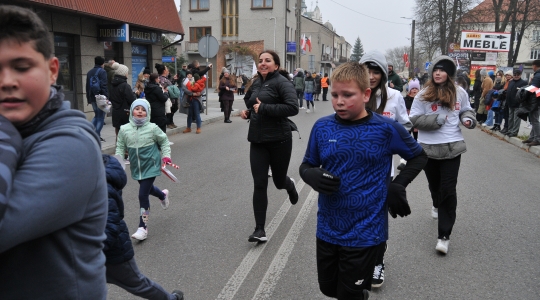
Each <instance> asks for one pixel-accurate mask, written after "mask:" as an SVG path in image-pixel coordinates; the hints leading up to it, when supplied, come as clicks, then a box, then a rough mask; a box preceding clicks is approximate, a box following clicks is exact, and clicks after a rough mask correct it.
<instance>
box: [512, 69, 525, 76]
mask: <svg viewBox="0 0 540 300" xmlns="http://www.w3.org/2000/svg"><path fill="white" fill-rule="evenodd" d="M512 72H513V73H512V74H515V75H521V73H523V72H522V71H521V70H520V69H514V70H512Z"/></svg>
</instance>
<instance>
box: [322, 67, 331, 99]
mask: <svg viewBox="0 0 540 300" xmlns="http://www.w3.org/2000/svg"><path fill="white" fill-rule="evenodd" d="M330 85H331V84H330V79H329V78H328V73H324V76H323V78H321V88H322V101H328V100H327V99H326V94H327V93H328V86H330Z"/></svg>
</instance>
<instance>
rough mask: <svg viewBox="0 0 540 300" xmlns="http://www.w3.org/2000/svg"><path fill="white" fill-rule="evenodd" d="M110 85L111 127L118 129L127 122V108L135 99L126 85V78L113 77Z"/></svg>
mask: <svg viewBox="0 0 540 300" xmlns="http://www.w3.org/2000/svg"><path fill="white" fill-rule="evenodd" d="M111 85H112V89H111V91H110V92H109V93H110V95H109V96H110V97H109V100H110V101H111V104H112V108H113V111H112V116H113V127H114V128H120V126H122V125H124V124H127V123H128V122H129V108H130V106H131V103H133V101H135V99H137V98H136V96H135V94H134V93H133V91H132V90H131V87H130V86H129V84H128V83H127V77H126V76H122V75H114V78H113V80H112V83H111Z"/></svg>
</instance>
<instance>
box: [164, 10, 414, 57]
mask: <svg viewBox="0 0 540 300" xmlns="http://www.w3.org/2000/svg"><path fill="white" fill-rule="evenodd" d="M240 1H249V0H240ZM274 1H284V0H274ZM174 2H175V3H176V6H177V7H179V6H180V0H174ZM293 2H294V0H291V3H293ZM305 2H306V6H307V7H308V11H311V10H312V9H314V8H315V5H317V1H316V0H313V1H311V0H305ZM318 3H319V8H320V10H321V13H322V18H323V22H327V21H328V22H330V23H331V24H332V25H333V26H334V28H335V29H336V32H337V34H339V35H342V36H344V37H345V39H346V40H347V42H349V43H350V44H351V45H353V46H354V42H355V41H356V38H357V37H360V40H361V41H362V45H363V46H364V51H370V50H375V49H377V50H381V51H383V52H385V51H386V50H387V49H390V48H395V47H400V46H406V45H410V44H411V41H410V37H411V26H410V24H411V20H406V19H401V17H407V18H412V17H413V7H414V5H415V1H414V0H319V1H318ZM395 23H399V24H395Z"/></svg>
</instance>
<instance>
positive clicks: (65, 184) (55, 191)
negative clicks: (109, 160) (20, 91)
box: [0, 101, 108, 299]
mask: <svg viewBox="0 0 540 300" xmlns="http://www.w3.org/2000/svg"><path fill="white" fill-rule="evenodd" d="M107 206H108V203H107V182H106V180H105V169H104V166H103V160H102V158H101V150H100V146H99V137H98V136H97V134H96V133H95V131H94V128H93V126H92V124H91V123H90V122H88V121H87V120H86V118H85V116H84V114H83V113H82V112H80V111H77V110H72V109H70V108H69V102H67V101H64V103H63V106H62V107H60V108H59V109H58V110H57V111H56V112H54V113H53V114H52V115H50V116H49V117H47V118H46V119H45V120H44V121H43V122H42V123H41V124H39V125H38V126H37V128H36V129H35V130H34V131H33V132H32V133H31V134H30V135H29V136H27V137H26V138H24V140H23V150H22V154H21V158H20V159H19V165H18V168H17V171H16V173H15V177H14V182H13V189H12V192H11V194H10V196H9V198H8V200H7V201H5V203H0V237H2V238H1V241H0V261H1V262H2V267H0V290H1V291H2V292H1V293H2V294H1V295H2V296H1V298H2V299H105V298H106V293H107V286H106V282H105V256H104V254H103V251H102V249H103V241H104V240H105V237H106V236H105V224H106V221H107Z"/></svg>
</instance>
